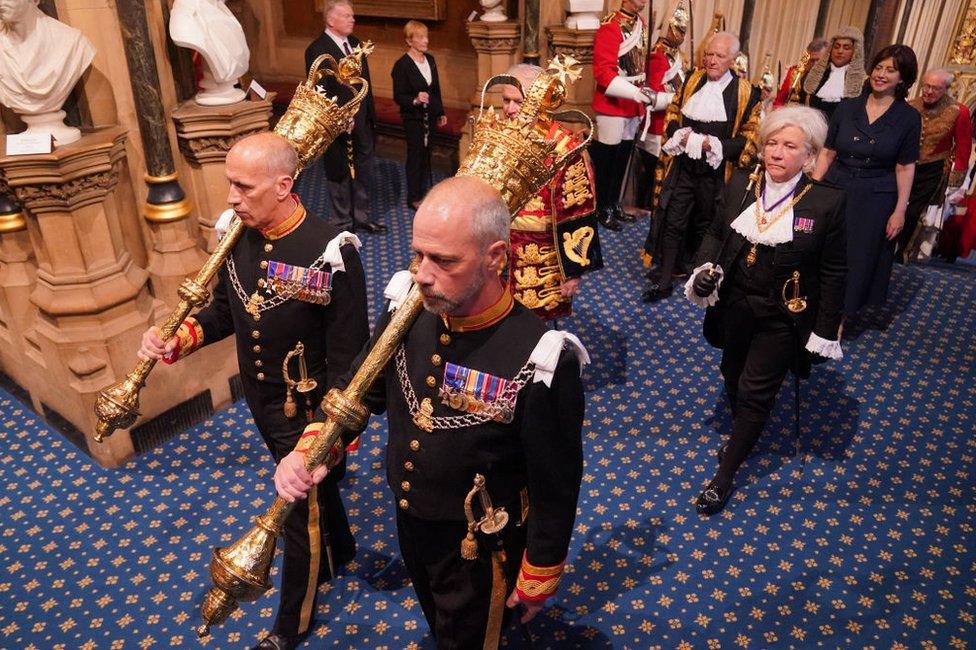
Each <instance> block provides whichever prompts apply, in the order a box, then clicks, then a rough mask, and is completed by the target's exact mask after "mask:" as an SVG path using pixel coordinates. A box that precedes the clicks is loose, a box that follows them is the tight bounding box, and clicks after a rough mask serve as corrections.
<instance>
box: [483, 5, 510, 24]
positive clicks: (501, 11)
mask: <svg viewBox="0 0 976 650" xmlns="http://www.w3.org/2000/svg"><path fill="white" fill-rule="evenodd" d="M481 8H482V9H484V10H485V13H483V14H481V20H483V21H485V22H486V23H501V22H504V21H506V20H508V16H506V15H505V0H481Z"/></svg>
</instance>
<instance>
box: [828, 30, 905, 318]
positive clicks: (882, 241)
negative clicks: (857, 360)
mask: <svg viewBox="0 0 976 650" xmlns="http://www.w3.org/2000/svg"><path fill="white" fill-rule="evenodd" d="M917 76H918V62H917V60H916V58H915V52H913V51H912V49H911V48H910V47H908V46H906V45H889V46H888V47H886V48H884V49H883V50H881V51H880V52H878V54H877V55H875V57H874V60H873V61H872V62H871V72H870V76H869V77H868V80H867V82H866V83H865V90H864V92H863V93H861V96H860V97H853V98H851V99H846V100H844V101H843V102H841V104H840V106H838V107H837V109H836V110H835V111H834V114H833V115H832V116H831V118H830V128H829V130H828V132H827V140H826V143H825V147H824V149H823V150H822V151H821V152H820V156H819V158H818V159H817V167H816V169H815V170H814V173H813V176H814V178H816V179H818V180H819V179H823V180H825V181H827V182H828V183H832V184H834V185H837V186H839V187H840V188H842V189H844V190H846V191H847V209H846V220H847V267H848V272H847V291H846V294H845V297H844V313H845V314H846V315H847V316H852V315H854V314H856V313H857V312H858V311H859V310H860V309H861V308H862V307H864V306H865V305H879V304H884V301H885V298H886V296H887V293H888V280H889V278H890V276H891V266H892V262H894V259H895V242H896V241H897V238H898V233H900V232H901V230H902V228H904V226H905V208H906V206H907V205H908V195H909V193H910V191H911V188H912V180H913V178H914V176H915V161H917V160H918V151H919V136H920V133H921V128H922V123H921V117H920V116H919V114H918V111H916V110H915V109H913V108H912V107H911V106H909V105H908V104H907V103H906V102H905V97H906V96H907V94H908V89H909V88H910V87H911V85H912V84H914V83H915V79H916V77H917Z"/></svg>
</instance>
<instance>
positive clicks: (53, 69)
mask: <svg viewBox="0 0 976 650" xmlns="http://www.w3.org/2000/svg"><path fill="white" fill-rule="evenodd" d="M93 58H95V48H94V47H93V46H92V44H91V41H89V40H88V39H87V38H85V36H84V35H83V34H82V33H81V32H80V31H78V30H77V29H75V28H74V27H69V26H68V25H65V24H64V23H60V22H58V21H57V20H55V19H53V18H51V17H49V16H46V15H45V14H44V13H43V12H41V10H40V9H38V8H37V0H0V104H2V105H3V106H6V107H7V108H9V109H10V110H12V111H13V112H14V113H17V114H18V115H19V116H20V119H22V120H23V121H24V123H25V124H26V125H27V132H28V133H42V134H43V133H50V134H51V135H53V136H54V140H55V142H56V143H57V144H59V145H60V144H68V143H70V142H74V141H75V140H78V139H79V138H81V131H79V130H78V129H76V128H74V127H72V126H67V125H65V123H64V117H65V112H64V111H62V110H61V107H62V106H63V105H64V102H65V100H66V99H67V98H68V95H69V94H70V93H71V91H72V89H73V88H74V87H75V84H77V83H78V80H79V79H80V78H81V76H82V75H83V74H84V73H85V70H87V69H88V66H90V65H91V62H92V59H93Z"/></svg>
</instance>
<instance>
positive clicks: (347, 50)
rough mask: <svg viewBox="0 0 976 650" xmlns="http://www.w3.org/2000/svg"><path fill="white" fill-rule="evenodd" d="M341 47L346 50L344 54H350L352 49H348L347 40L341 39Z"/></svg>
mask: <svg viewBox="0 0 976 650" xmlns="http://www.w3.org/2000/svg"><path fill="white" fill-rule="evenodd" d="M342 49H343V50H345V51H346V54H347V55H349V54H352V50H350V49H349V41H342Z"/></svg>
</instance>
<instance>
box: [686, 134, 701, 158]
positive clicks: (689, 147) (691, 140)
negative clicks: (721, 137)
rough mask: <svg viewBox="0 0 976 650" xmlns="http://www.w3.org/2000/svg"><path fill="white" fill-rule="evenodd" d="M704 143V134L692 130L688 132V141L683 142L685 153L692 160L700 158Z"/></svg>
mask: <svg viewBox="0 0 976 650" xmlns="http://www.w3.org/2000/svg"><path fill="white" fill-rule="evenodd" d="M704 143H705V136H703V135H702V134H700V133H695V132H694V131H692V132H691V133H689V134H688V142H686V143H685V155H686V156H688V157H689V158H691V159H692V160H701V157H702V145H703V144H704Z"/></svg>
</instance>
